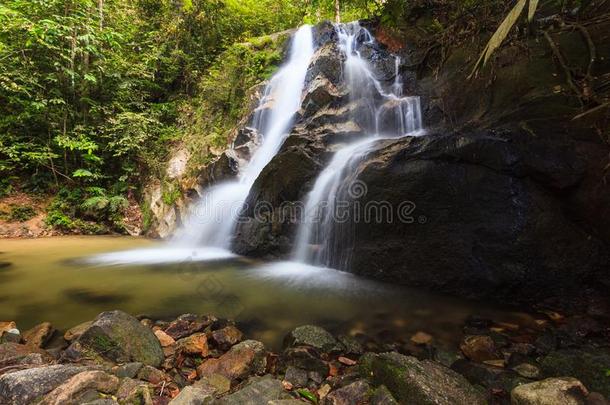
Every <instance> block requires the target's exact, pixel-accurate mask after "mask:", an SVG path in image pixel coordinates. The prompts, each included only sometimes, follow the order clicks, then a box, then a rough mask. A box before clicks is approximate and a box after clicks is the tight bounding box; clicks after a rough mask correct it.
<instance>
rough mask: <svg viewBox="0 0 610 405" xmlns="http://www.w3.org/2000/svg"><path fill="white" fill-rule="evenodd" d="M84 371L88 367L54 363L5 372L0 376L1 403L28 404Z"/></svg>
mask: <svg viewBox="0 0 610 405" xmlns="http://www.w3.org/2000/svg"><path fill="white" fill-rule="evenodd" d="M83 371H87V369H86V368H85V367H79V366H73V365H54V366H46V367H39V368H31V369H27V370H21V371H16V372H13V373H10V374H4V375H3V376H2V377H0V403H8V404H28V403H30V402H31V401H33V400H34V399H37V398H40V397H42V396H43V395H45V394H47V393H48V392H50V391H52V390H53V389H55V388H57V387H58V386H59V385H61V384H62V383H63V382H65V381H66V380H68V379H70V378H71V377H73V376H75V375H76V374H79V373H81V372H83Z"/></svg>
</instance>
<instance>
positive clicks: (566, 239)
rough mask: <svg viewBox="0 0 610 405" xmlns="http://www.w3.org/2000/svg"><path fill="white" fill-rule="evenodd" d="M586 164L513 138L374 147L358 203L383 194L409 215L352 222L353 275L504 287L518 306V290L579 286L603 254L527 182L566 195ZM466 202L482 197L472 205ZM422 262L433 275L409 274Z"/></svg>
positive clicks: (466, 287)
mask: <svg viewBox="0 0 610 405" xmlns="http://www.w3.org/2000/svg"><path fill="white" fill-rule="evenodd" d="M508 138H510V140H509V139H508ZM582 168H583V164H582V161H579V160H578V158H577V157H575V156H573V155H571V154H570V153H569V152H568V150H567V149H566V147H563V146H557V147H556V150H555V152H554V153H553V152H550V151H548V150H545V149H544V148H542V146H538V147H537V146H535V145H533V144H532V143H526V141H525V140H524V139H523V137H522V136H521V135H520V134H518V133H515V132H511V133H510V134H509V133H506V134H498V133H492V132H488V133H476V134H473V133H464V134H453V135H439V136H433V135H431V136H426V137H421V138H404V139H401V140H397V141H393V142H390V143H389V144H388V145H387V146H385V147H382V146H381V145H380V149H379V151H378V152H374V153H371V154H370V155H369V157H368V158H367V159H366V161H365V162H363V163H362V165H361V167H360V168H359V169H358V170H359V172H360V175H359V176H358V179H359V180H360V181H362V182H364V183H365V184H366V185H367V187H368V189H367V194H366V196H365V198H363V199H361V203H362V204H367V203H368V202H369V201H372V200H379V198H380V196H383V198H384V201H387V202H388V203H389V204H390V205H391V206H393V207H406V208H408V206H406V205H405V202H406V201H407V200H406V199H405V198H407V199H408V201H411V203H412V204H411V209H410V210H409V211H407V210H405V212H406V213H407V215H405V214H404V212H403V214H402V216H403V217H404V218H402V219H399V220H396V221H379V223H373V224H356V226H355V236H354V240H355V244H354V245H353V246H352V247H351V248H350V252H353V254H352V263H351V271H353V272H355V273H357V274H361V275H364V276H369V277H373V278H381V279H384V280H387V281H392V282H400V283H404V284H409V285H422V286H426V287H429V288H436V289H441V290H444V291H448V292H454V293H459V294H466V295H471V296H481V295H485V294H493V296H494V297H493V298H494V299H498V298H501V297H502V296H503V295H504V294H507V293H508V291H509V289H510V292H511V293H510V294H511V295H510V298H511V300H514V299H515V296H514V291H515V290H519V294H520V295H521V297H523V298H525V297H527V296H528V294H531V295H530V296H529V298H535V297H540V296H541V294H544V293H545V292H548V291H552V290H554V288H561V287H570V288H571V287H573V286H575V285H578V283H580V282H582V279H583V278H585V277H586V276H591V275H595V274H599V272H600V271H601V268H602V267H601V264H602V263H604V262H606V257H607V252H606V250H605V248H604V247H603V244H602V243H601V242H600V241H599V240H598V239H596V238H595V237H593V236H592V235H590V234H588V233H587V232H585V231H583V230H582V228H580V227H579V226H577V225H576V224H574V223H573V222H572V221H571V219H570V218H568V217H567V216H566V215H565V211H564V210H563V208H562V205H561V202H560V201H559V200H558V199H557V198H556V197H555V195H553V194H549V192H548V190H547V188H546V186H545V187H542V186H540V185H539V184H538V183H537V182H536V181H534V180H533V179H540V181H544V183H545V184H547V185H548V187H553V188H554V189H555V190H563V189H565V188H567V187H571V186H574V185H575V184H578V182H579V180H580V179H581V178H582V175H583V172H582ZM523 176H526V177H523ZM430 184H434V187H433V188H430ZM405 196H409V197H405ZM472 196H478V197H477V198H479V197H480V198H483V199H484V200H485V201H484V202H481V203H480V204H479V203H476V204H475V203H473V200H472V198H473V197H472ZM444 199H450V200H451V201H450V202H447V201H445V202H443V200H444ZM397 215H398V214H397ZM430 241H434V243H431V242H430ZM405 251H409V252H410V254H409V255H406V256H405V255H404V254H402V252H405ZM515 252H518V253H515ZM338 256H339V255H338ZM372 258H373V259H372ZM372 262H373V263H374V264H375V265H374V266H371V263H372ZM422 263H424V264H425V266H426V268H428V269H431V270H430V271H426V272H420V271H413V269H415V268H417V267H418V266H422ZM532 263H536V265H535V266H532ZM458 269H459V270H458ZM448 280H451V282H448ZM474 286H476V288H475V287H474ZM517 286H519V287H517Z"/></svg>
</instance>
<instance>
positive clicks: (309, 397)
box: [297, 388, 318, 404]
mask: <svg viewBox="0 0 610 405" xmlns="http://www.w3.org/2000/svg"><path fill="white" fill-rule="evenodd" d="M297 394H299V396H301V397H302V398H305V399H306V400H308V401H309V402H311V403H314V404H317V403H318V398H317V397H316V396H315V395H314V394H312V393H311V391H309V390H308V389H305V388H301V389H300V390H297Z"/></svg>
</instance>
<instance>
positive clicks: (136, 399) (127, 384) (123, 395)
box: [116, 378, 153, 405]
mask: <svg viewBox="0 0 610 405" xmlns="http://www.w3.org/2000/svg"><path fill="white" fill-rule="evenodd" d="M116 397H117V399H118V401H119V403H126V404H139V405H152V404H153V402H152V394H151V387H150V385H149V384H148V383H146V382H144V381H138V380H134V379H131V378H123V379H122V380H121V383H120V385H119V388H118V390H117V392H116Z"/></svg>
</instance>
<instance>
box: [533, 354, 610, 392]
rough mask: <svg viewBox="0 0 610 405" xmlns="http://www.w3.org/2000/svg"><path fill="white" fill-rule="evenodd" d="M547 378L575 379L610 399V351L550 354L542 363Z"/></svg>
mask: <svg viewBox="0 0 610 405" xmlns="http://www.w3.org/2000/svg"><path fill="white" fill-rule="evenodd" d="M541 366H542V367H541V368H542V372H543V374H544V375H545V376H546V377H562V376H568V377H574V378H577V379H579V380H580V381H582V383H583V384H584V385H585V386H586V387H587V388H588V389H589V390H590V391H597V392H599V393H601V394H603V395H605V396H606V397H610V376H608V370H610V350H608V349H592V348H591V349H566V350H558V351H555V352H552V353H550V354H549V355H548V356H546V357H545V358H544V359H543V360H542V362H541Z"/></svg>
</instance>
